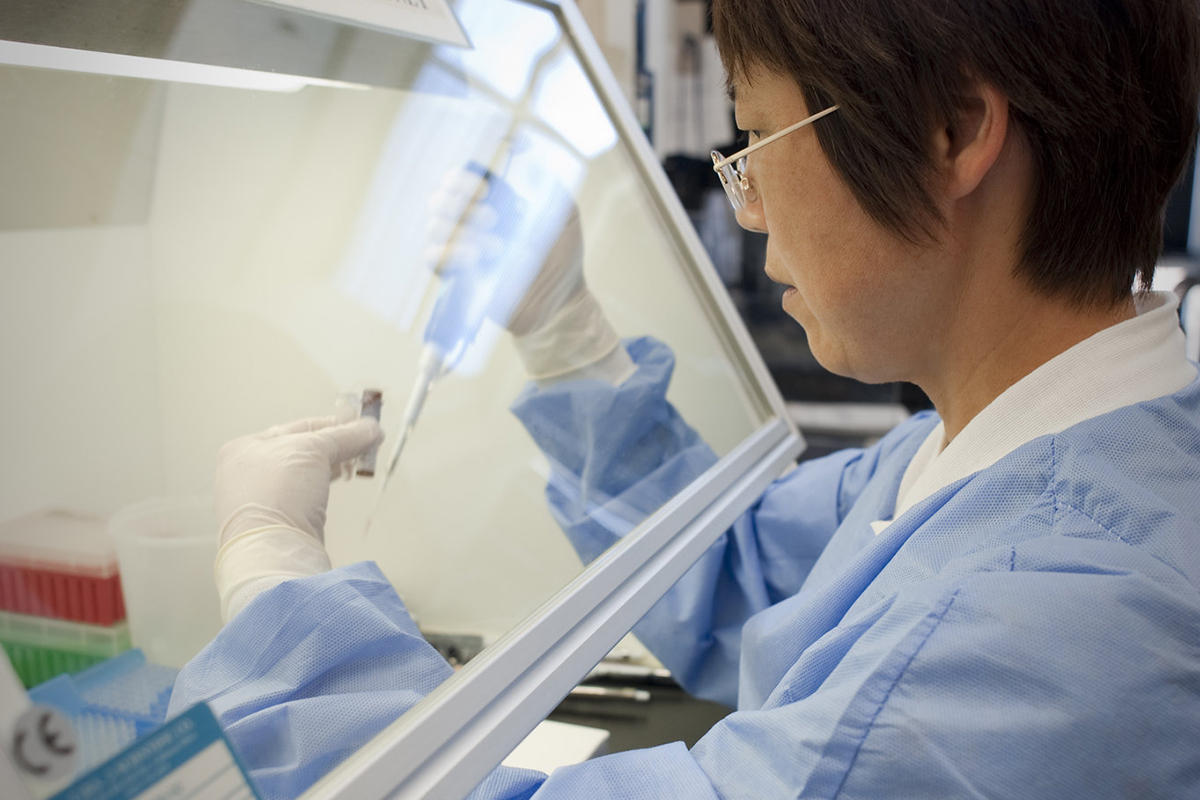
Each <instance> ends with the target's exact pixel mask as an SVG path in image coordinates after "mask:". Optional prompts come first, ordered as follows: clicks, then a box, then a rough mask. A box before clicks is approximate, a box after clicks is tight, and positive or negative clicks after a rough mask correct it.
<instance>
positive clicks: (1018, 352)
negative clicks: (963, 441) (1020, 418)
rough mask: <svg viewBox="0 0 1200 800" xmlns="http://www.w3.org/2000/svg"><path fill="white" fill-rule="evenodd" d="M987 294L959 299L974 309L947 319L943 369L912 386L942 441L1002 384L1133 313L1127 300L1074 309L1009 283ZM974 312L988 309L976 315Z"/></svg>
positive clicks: (992, 397) (1002, 388)
mask: <svg viewBox="0 0 1200 800" xmlns="http://www.w3.org/2000/svg"><path fill="white" fill-rule="evenodd" d="M1009 289H1010V290H1009V291H1007V292H1004V291H999V292H997V287H995V286H991V287H988V289H987V291H988V299H987V300H986V301H985V302H980V301H979V300H978V299H976V300H975V301H971V300H968V299H964V300H963V301H962V302H960V303H959V304H958V305H957V307H958V308H960V309H964V310H965V309H972V310H974V312H975V313H972V314H965V313H964V314H963V315H961V317H960V318H957V319H952V320H951V324H950V328H951V330H952V331H953V333H952V335H951V336H950V337H949V338H948V342H949V343H950V344H949V348H950V350H951V352H950V353H949V354H948V356H947V358H945V359H944V360H943V361H942V364H943V365H944V367H945V368H944V369H942V370H941V371H940V374H938V375H931V376H928V378H927V379H926V380H924V381H918V385H920V386H921V388H922V389H923V390H924V391H925V392H926V394H928V395H929V398H930V400H932V401H933V404H934V407H935V408H936V409H937V410H938V413H939V415H940V416H941V418H942V422H943V424H944V426H945V431H946V438H945V441H946V443H949V442H950V441H951V440H953V438H954V437H955V436H957V435H958V434H959V432H961V431H962V429H963V428H965V427H966V426H967V424H968V423H969V422H970V421H971V420H972V419H974V418H975V416H976V415H977V414H978V413H979V412H980V411H982V410H983V409H984V408H986V407H987V405H988V404H989V403H991V402H992V401H993V400H995V399H996V398H997V397H998V396H1000V394H1001V393H1003V392H1004V391H1005V390H1006V389H1008V387H1010V386H1012V385H1013V384H1014V383H1016V382H1017V381H1019V380H1021V379H1022V378H1024V377H1025V376H1026V375H1028V374H1029V373H1031V372H1033V371H1034V370H1035V369H1037V368H1038V367H1040V366H1041V365H1042V364H1045V363H1046V362H1047V361H1049V360H1050V359H1052V358H1054V357H1055V356H1057V355H1059V354H1061V353H1063V352H1065V351H1067V350H1069V349H1070V348H1071V347H1074V346H1075V345H1076V344H1078V343H1079V342H1082V341H1083V340H1084V339H1087V338H1088V337H1090V336H1092V335H1094V334H1096V333H1098V332H1100V331H1102V330H1104V329H1105V328H1108V327H1110V326H1112V325H1115V324H1117V323H1118V322H1122V321H1124V320H1126V319H1130V318H1131V317H1133V316H1134V315H1135V313H1136V311H1135V309H1134V304H1133V298H1132V297H1130V298H1129V299H1128V300H1127V301H1125V302H1123V303H1121V304H1119V305H1117V306H1115V307H1112V308H1108V307H1103V308H1085V309H1079V308H1073V307H1070V306H1069V305H1067V304H1066V303H1064V302H1062V301H1057V300H1054V299H1049V298H1044V297H1041V296H1038V295H1034V294H1032V293H1031V292H1029V291H1028V290H1024V289H1023V288H1022V287H1019V286H1013V285H1010V287H1009ZM980 309H987V311H986V312H985V313H979V310H980Z"/></svg>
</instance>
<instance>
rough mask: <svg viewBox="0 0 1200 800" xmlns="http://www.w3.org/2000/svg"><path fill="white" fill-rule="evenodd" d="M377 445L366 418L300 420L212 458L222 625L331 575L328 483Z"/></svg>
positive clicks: (377, 438) (242, 440)
mask: <svg viewBox="0 0 1200 800" xmlns="http://www.w3.org/2000/svg"><path fill="white" fill-rule="evenodd" d="M380 439H382V432H381V431H380V429H379V423H378V422H376V421H375V420H374V419H371V418H370V417H364V418H361V419H357V420H355V421H353V422H349V423H345V424H340V425H339V424H336V422H335V420H334V418H333V417H323V418H317V419H304V420H299V421H296V422H291V423H287V424H285V425H277V426H275V427H273V428H269V429H268V430H266V431H263V432H262V433H256V434H252V435H250V436H243V437H241V438H240V439H235V440H233V441H231V442H229V443H228V444H226V445H225V446H224V447H222V448H221V451H220V453H219V455H218V457H217V474H216V480H215V485H214V491H213V494H214V503H215V506H216V514H217V520H218V522H219V523H220V525H221V528H220V531H219V533H218V546H219V548H220V549H219V551H218V553H217V563H216V579H217V592H218V594H219V595H220V598H221V609H222V614H223V616H224V617H225V619H226V620H228V619H230V618H232V617H233V616H234V614H236V613H237V612H238V611H240V610H241V609H242V608H244V607H245V606H246V604H248V603H249V602H250V600H252V599H253V598H254V597H255V596H256V595H257V594H258V593H259V592H262V591H264V590H266V589H268V588H270V587H271V586H274V585H275V584H278V583H282V582H283V581H285V580H288V579H290V578H296V577H302V576H305V575H313V574H316V573H318V572H322V571H324V570H327V569H329V559H328V557H327V556H326V555H325V548H324V546H323V544H324V537H325V509H326V506H327V505H328V503H329V483H330V481H331V480H332V479H333V477H334V476H335V475H336V474H337V473H338V471H339V469H340V466H341V465H342V464H343V463H345V462H346V461H349V460H352V459H355V458H357V457H358V456H360V455H362V454H363V453H365V452H366V451H367V450H369V449H370V448H371V447H373V446H375V445H376V444H377V443H378V442H379V441H380Z"/></svg>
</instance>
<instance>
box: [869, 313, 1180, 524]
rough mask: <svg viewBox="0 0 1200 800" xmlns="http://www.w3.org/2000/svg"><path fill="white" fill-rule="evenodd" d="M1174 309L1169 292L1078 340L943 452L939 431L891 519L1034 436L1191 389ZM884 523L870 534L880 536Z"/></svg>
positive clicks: (925, 446)
mask: <svg viewBox="0 0 1200 800" xmlns="http://www.w3.org/2000/svg"><path fill="white" fill-rule="evenodd" d="M1177 307H1178V300H1177V299H1176V297H1175V295H1174V294H1172V293H1171V292H1155V293H1153V294H1150V295H1148V296H1146V297H1145V298H1139V299H1138V301H1137V316H1135V317H1133V318H1132V319H1128V320H1125V321H1124V322H1120V323H1118V324H1116V325H1113V326H1112V327H1110V328H1106V329H1104V330H1102V331H1100V332H1099V333H1097V334H1095V335H1093V336H1091V337H1089V338H1087V339H1085V340H1084V341H1082V342H1080V343H1079V344H1077V345H1075V346H1074V347H1072V348H1071V349H1069V350H1067V351H1066V352H1064V353H1061V354H1059V355H1058V356H1055V357H1054V358H1052V359H1050V360H1049V361H1047V362H1046V363H1045V364H1042V365H1041V366H1040V367H1038V368H1037V369H1035V370H1034V371H1033V372H1031V373H1029V374H1028V375H1026V376H1025V377H1024V378H1022V379H1021V380H1019V381H1017V382H1016V383H1014V384H1013V385H1012V386H1010V387H1008V389H1006V390H1005V391H1004V392H1003V393H1001V394H1000V396H998V397H997V398H996V399H995V400H993V401H992V402H991V403H990V404H988V406H987V407H986V408H984V409H983V411H981V412H979V414H977V415H976V416H975V418H974V419H972V420H971V421H970V422H969V423H967V426H966V427H965V428H963V429H962V431H961V432H960V433H959V434H958V436H956V437H955V438H954V441H952V442H950V444H949V445H947V446H946V448H945V449H944V450H943V449H942V443H943V440H944V436H945V431H944V429H943V426H942V424H941V423H939V424H938V426H937V427H936V428H934V429H933V431H932V432H931V433H930V434H929V436H928V437H927V438H926V439H925V441H924V443H922V445H921V447H920V449H919V450H918V451H917V454H916V456H914V457H913V460H912V461H911V462H910V463H909V465H908V469H907V470H906V471H905V473H904V478H903V479H902V480H901V482H900V490H899V493H898V495H897V500H896V511H895V514H894V515H893V519H894V518H895V517H898V516H900V515H901V514H903V513H904V512H905V511H907V510H908V509H910V508H912V507H913V506H914V505H916V504H917V503H919V502H921V501H922V500H924V499H925V498H927V497H929V496H930V495H932V494H933V493H935V492H937V491H938V490H940V489H942V488H944V487H946V486H948V485H950V484H951V483H954V482H955V481H957V480H959V479H961V478H965V477H967V476H968V475H972V474H974V473H976V472H978V471H979V470H981V469H985V468H987V467H990V466H991V465H992V464H995V463H996V462H997V461H999V460H1000V459H1001V458H1003V457H1004V456H1006V455H1008V454H1009V453H1011V452H1012V451H1013V450H1015V449H1017V448H1018V447H1020V446H1021V445H1023V444H1025V443H1026V442H1029V441H1032V440H1033V439H1036V438H1037V437H1039V436H1044V435H1046V434H1052V433H1059V432H1061V431H1064V430H1066V429H1067V428H1069V427H1071V426H1072V425H1076V424H1078V423H1080V422H1083V421H1084V420H1087V419H1091V418H1092V417H1097V416H1100V415H1101V414H1106V413H1108V412H1110V411H1115V410H1116V409H1118V408H1122V407H1124V406H1128V405H1132V404H1133V403H1140V402H1144V401H1146V400H1153V399H1155V398H1157V397H1162V396H1163V395H1167V394H1171V393H1173V392H1177V391H1179V390H1180V389H1182V388H1183V387H1185V386H1187V385H1188V384H1190V383H1191V382H1192V381H1193V380H1195V378H1196V368H1195V366H1194V365H1193V364H1192V363H1191V362H1190V361H1188V360H1187V357H1186V356H1185V354H1184V336H1183V331H1182V330H1181V329H1180V327H1179V321H1178V317H1177V315H1176V308H1177ZM939 451H940V452H939ZM889 522H890V521H883V522H876V523H872V527H874V528H875V532H876V533H879V532H880V531H881V530H882V529H883V528H884V527H886V526H887V524H889Z"/></svg>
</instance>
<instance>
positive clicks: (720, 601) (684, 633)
mask: <svg viewBox="0 0 1200 800" xmlns="http://www.w3.org/2000/svg"><path fill="white" fill-rule="evenodd" d="M625 347H626V349H627V350H628V351H629V354H630V356H631V357H632V358H633V360H634V362H635V363H636V364H637V367H638V369H637V372H636V373H635V374H634V375H633V376H631V377H630V378H628V379H627V380H625V381H624V382H623V383H621V384H620V385H619V386H613V385H611V384H609V383H606V382H604V381H594V380H580V381H566V382H562V383H557V384H553V385H551V386H549V387H545V388H541V387H531V388H529V389H528V390H526V392H525V393H524V394H522V396H521V397H520V398H518V400H517V402H516V403H515V404H514V406H513V412H514V413H515V414H516V415H517V417H518V418H519V419H520V420H521V422H522V423H523V424H524V425H525V427H526V429H527V430H528V431H529V433H530V435H531V436H532V437H533V439H534V441H535V442H536V443H537V445H538V447H539V448H540V449H541V450H542V452H543V453H544V454H545V455H546V457H547V459H548V460H549V462H550V466H551V475H550V479H549V482H548V485H547V487H546V498H547V500H548V502H549V504H550V508H551V510H552V512H553V514H554V516H555V518H556V520H557V521H558V523H559V524H560V525H561V526H562V528H563V530H564V531H565V533H566V535H567V537H568V539H569V540H570V541H571V544H572V545H573V546H574V547H575V550H576V552H577V553H578V554H579V556H580V558H582V559H583V561H584V563H588V562H590V561H591V560H592V559H594V558H596V557H597V556H598V555H600V554H601V553H602V552H604V551H605V550H606V549H607V548H608V547H609V546H610V545H612V544H613V543H614V542H616V541H617V540H618V539H619V538H620V537H621V536H622V535H624V534H625V533H627V532H629V531H630V530H632V529H633V528H635V527H636V526H637V525H638V524H639V523H640V522H641V521H642V520H644V519H645V518H646V517H648V516H649V515H650V514H652V513H653V512H654V511H656V510H657V509H658V508H659V507H660V506H662V505H663V504H664V503H665V502H667V501H668V500H670V499H671V498H672V497H673V496H675V495H676V494H677V493H679V492H680V491H681V490H683V489H684V488H685V487H686V486H687V485H688V484H689V483H691V482H692V481H693V480H695V479H696V478H697V477H699V476H700V475H701V474H702V473H703V472H704V471H705V470H707V469H708V468H709V467H711V466H712V465H713V464H715V463H716V462H717V455H716V454H715V453H714V452H713V451H712V449H711V448H710V447H709V446H708V445H707V444H705V443H704V441H703V440H702V439H701V438H700V436H699V435H698V434H697V432H696V431H695V430H694V429H692V428H691V427H690V426H689V425H688V424H687V423H686V422H685V421H684V420H683V419H682V417H681V416H680V415H679V412H678V411H677V410H676V409H675V407H674V406H673V405H672V404H671V403H670V402H669V401H668V400H667V397H666V395H667V389H668V387H669V384H670V380H671V373H672V371H673V370H674V366H675V360H674V356H673V354H672V353H671V351H670V349H669V348H668V347H667V346H666V345H665V344H662V343H661V342H658V341H656V340H654V339H651V338H640V339H631V340H627V341H626V342H625ZM902 427H904V426H902ZM903 435H904V432H900V435H899V436H889V437H885V439H884V440H883V441H881V442H880V443H879V444H877V445H875V446H874V447H872V448H868V449H866V450H862V449H847V450H843V451H840V452H837V453H834V454H831V455H829V456H826V457H824V458H820V459H814V460H812V461H806V462H803V463H801V464H800V465H799V466H798V467H797V468H796V469H794V470H793V471H792V472H790V473H789V474H788V475H786V476H784V477H783V478H781V479H780V480H778V481H776V482H775V483H774V484H773V485H772V486H771V487H770V488H768V489H767V491H766V492H765V493H764V494H763V496H762V497H761V498H760V499H759V500H758V501H757V502H756V503H755V504H754V506H753V507H751V508H750V510H749V511H747V512H746V513H745V514H744V515H743V516H742V517H741V518H740V519H739V520H738V521H737V522H736V523H735V524H734V525H733V526H732V527H731V528H730V530H729V531H727V532H726V533H724V534H723V535H722V536H721V537H720V539H719V540H718V541H717V542H716V543H714V544H713V545H712V547H711V548H710V549H709V550H708V551H707V552H706V553H705V554H704V555H703V556H702V557H701V558H700V559H699V561H698V562H697V563H696V564H695V565H694V566H693V567H692V568H691V569H690V570H689V571H688V573H687V574H686V575H685V576H684V577H683V578H682V579H681V580H680V581H679V582H678V583H677V584H676V585H675V586H674V587H673V588H672V589H671V590H670V591H669V592H668V593H667V594H666V595H665V596H664V597H663V598H662V600H660V601H659V602H658V604H657V605H655V607H654V608H653V609H652V610H651V611H650V612H649V613H648V614H647V615H646V616H645V617H644V618H643V619H642V621H641V622H640V623H639V624H638V625H637V626H636V627H635V628H634V633H635V634H636V635H637V636H638V638H639V639H641V640H642V641H643V642H644V643H645V644H646V645H647V647H649V648H650V649H651V651H652V652H654V654H655V655H656V656H657V657H658V658H659V660H661V661H662V662H663V664H664V665H665V666H667V667H668V668H669V669H670V670H671V671H672V673H674V675H675V677H676V680H678V681H679V683H680V684H681V685H682V686H683V687H684V688H685V689H687V690H688V691H689V692H690V693H692V694H693V695H695V696H698V697H703V698H705V699H709V700H715V701H717V702H721V703H724V704H726V705H729V706H733V705H735V704H736V700H737V676H738V661H739V656H740V647H741V628H742V625H743V623H745V621H746V620H747V619H749V618H750V617H751V616H753V615H754V614H756V613H758V612H759V611H761V610H763V609H764V608H766V607H768V606H770V605H772V604H774V603H776V602H778V601H779V600H781V599H782V598H784V597H788V596H791V595H792V594H794V593H795V592H797V591H798V590H799V588H800V585H801V584H802V583H803V582H804V579H805V578H806V577H807V575H808V572H809V570H810V569H811V568H812V565H813V564H814V563H815V561H816V559H817V557H818V556H819V555H820V553H821V551H822V550H823V549H824V547H825V545H826V543H828V541H829V539H830V537H831V536H832V535H833V532H834V531H835V530H836V529H837V527H838V525H839V524H840V523H841V521H842V519H843V518H844V516H845V514H846V512H847V511H848V510H849V508H850V506H852V505H853V503H854V501H855V499H856V498H857V497H858V495H859V494H860V493H861V491H862V489H863V487H864V486H865V485H866V483H867V481H868V480H869V479H870V478H871V476H872V475H873V474H874V473H875V469H876V466H877V465H878V463H879V461H880V459H881V458H882V457H884V456H885V455H886V453H887V452H889V449H890V446H891V443H892V441H894V440H897V439H898V438H901V437H903Z"/></svg>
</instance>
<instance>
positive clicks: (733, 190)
mask: <svg viewBox="0 0 1200 800" xmlns="http://www.w3.org/2000/svg"><path fill="white" fill-rule="evenodd" d="M838 108H840V106H830V107H829V108H827V109H825V110H824V111H818V112H817V113H816V114H813V115H812V116H811V117H806V118H804V119H802V120H800V121H799V122H797V123H796V124H795V125H789V126H788V127H786V128H784V129H783V130H781V131H779V132H777V133H772V134H771V135H770V136H768V137H766V138H765V139H759V140H758V141H757V142H755V143H754V144H752V145H750V146H749V147H746V148H743V149H742V150H738V151H737V152H736V153H734V154H733V155H731V156H729V157H728V158H726V157H725V156H723V155H721V154H720V153H718V152H717V151H716V150H713V151H712V160H713V172H715V173H717V175H718V176H719V177H720V178H721V185H722V186H724V187H725V194H727V195H729V202H731V203H733V209H734V211H741V210H742V209H743V208H745V207H746V206H747V205H748V204H749V203H750V202H752V199H753V198H748V197H747V194H748V193H749V192H750V181H749V180H748V179H747V178H746V156H748V155H750V154H751V153H753V152H754V151H755V150H757V149H758V148H760V147H766V146H767V145H769V144H770V143H771V142H773V141H775V140H776V139H781V138H783V137H784V136H787V135H788V134H789V133H791V132H792V131H798V130H800V129H801V128H803V127H804V126H805V125H809V124H811V123H813V122H816V121H817V120H819V119H820V118H821V117H824V116H826V115H828V114H832V113H833V112H835V111H837V110H838Z"/></svg>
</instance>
